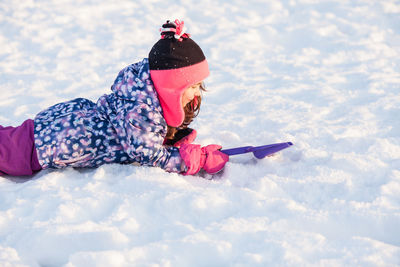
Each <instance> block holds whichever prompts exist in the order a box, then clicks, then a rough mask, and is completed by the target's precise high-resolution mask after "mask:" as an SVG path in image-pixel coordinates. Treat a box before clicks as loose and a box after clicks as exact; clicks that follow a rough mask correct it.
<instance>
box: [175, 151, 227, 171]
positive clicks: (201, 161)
mask: <svg viewBox="0 0 400 267" xmlns="http://www.w3.org/2000/svg"><path fill="white" fill-rule="evenodd" d="M220 149H221V146H219V145H208V146H206V147H201V146H200V145H194V144H183V145H182V146H181V147H180V149H179V153H180V154H181V157H182V159H183V161H184V162H185V165H186V167H187V170H186V172H185V173H184V174H185V175H191V174H196V173H198V172H199V171H200V170H201V168H203V169H204V170H205V171H206V172H207V173H210V174H214V173H217V172H219V171H220V170H221V169H222V168H223V167H224V166H225V164H226V163H227V162H228V161H229V156H228V155H226V154H224V153H222V152H221V151H219V150H220Z"/></svg>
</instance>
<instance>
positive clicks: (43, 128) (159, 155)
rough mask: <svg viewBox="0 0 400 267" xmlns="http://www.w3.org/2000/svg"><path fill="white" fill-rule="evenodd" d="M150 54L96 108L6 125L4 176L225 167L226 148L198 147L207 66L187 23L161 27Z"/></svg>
mask: <svg viewBox="0 0 400 267" xmlns="http://www.w3.org/2000/svg"><path fill="white" fill-rule="evenodd" d="M160 30H161V39H160V40H159V41H158V42H157V43H156V44H155V45H154V46H153V48H152V49H151V51H150V53H149V57H148V58H145V59H143V60H142V61H140V62H138V63H135V64H132V65H129V66H127V67H126V68H124V69H123V70H121V71H120V72H119V74H118V76H117V78H116V80H115V82H114V84H113V85H112V87H111V91H112V93H110V94H108V95H103V96H101V97H100V98H99V99H98V100H97V103H93V102H92V101H90V100H88V99H84V98H77V99H74V100H71V101H68V102H64V103H59V104H56V105H54V106H52V107H49V108H48V109H46V110H43V111H42V112H40V113H39V114H37V116H36V117H35V119H34V120H26V121H25V122H24V123H23V124H22V125H21V126H18V127H2V126H0V174H8V175H31V174H33V173H34V172H36V171H39V170H41V169H47V168H64V167H67V166H72V167H97V166H100V165H102V164H105V163H122V164H130V163H137V164H140V165H146V166H157V167H161V168H163V169H164V170H166V171H168V172H178V173H182V174H185V175H191V174H195V173H197V172H199V170H200V169H204V170H205V171H206V172H208V173H216V172H218V171H219V170H221V169H222V168H223V167H224V166H225V163H226V162H227V161H228V159H229V157H228V156H227V155H225V154H224V153H222V152H220V151H219V149H220V148H221V146H219V145H208V146H206V147H200V145H196V144H191V143H192V142H193V140H194V139H195V137H196V131H195V130H192V129H190V128H188V125H189V124H190V122H191V121H192V120H193V118H194V117H195V116H196V115H197V114H198V112H199V109H200V104H201V92H200V91H201V90H204V84H203V80H204V79H205V78H206V77H207V76H208V75H209V69H208V64H207V61H206V58H205V56H204V54H203V52H202V50H201V49H200V47H199V46H198V45H197V44H196V43H195V42H194V41H193V40H192V39H191V38H190V36H189V34H187V33H185V29H184V23H183V21H182V22H180V21H178V20H175V21H174V22H170V21H167V22H166V23H165V24H164V25H162V28H161V29H160Z"/></svg>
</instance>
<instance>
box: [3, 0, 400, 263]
mask: <svg viewBox="0 0 400 267" xmlns="http://www.w3.org/2000/svg"><path fill="white" fill-rule="evenodd" d="M175 18H180V19H182V20H184V21H185V24H186V26H187V28H188V32H189V33H191V34H192V37H193V39H194V40H195V41H196V42H197V43H198V44H199V45H200V46H201V47H202V49H203V51H204V53H205V54H206V56H207V59H208V62H209V65H210V70H211V75H210V77H209V78H208V79H207V80H206V85H207V88H208V91H207V92H206V93H204V100H203V105H202V110H201V112H200V115H199V117H198V118H197V119H196V121H195V122H194V124H193V125H192V126H193V128H195V129H196V130H197V131H198V138H197V143H199V144H202V145H207V144H210V143H216V144H221V145H222V146H223V147H224V148H231V147H236V146H244V145H264V144H269V143H275V142H285V141H291V142H293V143H294V146H292V147H291V148H288V149H286V150H284V151H282V152H280V153H278V154H276V156H274V157H268V158H265V159H262V160H256V159H255V158H253V156H252V155H251V154H247V155H242V156H234V157H231V160H230V162H229V163H228V164H227V165H226V168H225V170H224V171H223V172H222V173H219V174H217V175H214V176H210V175H204V174H203V175H198V176H182V175H178V174H173V173H167V172H164V171H163V170H161V169H158V168H150V167H137V166H127V165H125V166H124V165H118V164H111V165H105V166H102V167H100V168H97V169H88V170H74V169H72V168H69V169H65V170H61V171H50V170H46V171H42V172H39V173H38V174H37V175H34V176H33V177H27V178H26V177H25V178H24V177H14V178H12V177H0V266H67V267H70V266H85V267H86V266H400V137H399V136H400V119H399V118H400V2H399V1H398V0H335V1H329V0H321V1H320V0H284V1H278V0H268V1H266V0H246V1H242V0H229V1H218V0H204V1H195V0H186V1H183V0H182V1H176V2H169V1H156V0H137V1H128V0H121V1H100V0H75V1H72V0H53V1H51V0H41V1H33V0H21V1H14V0H2V1H1V2H0V91H1V97H0V124H1V125H3V126H9V125H11V126H17V125H19V124H20V123H22V122H23V121H24V120H25V119H27V118H33V117H34V116H35V114H37V113H38V112H39V111H41V110H43V109H44V108H46V107H48V106H50V105H52V104H56V103H58V102H61V101H66V100H70V99H73V98H76V97H85V98H88V99H91V100H93V101H96V100H97V98H98V97H99V96H101V95H102V94H105V93H109V92H110V86H111V84H112V83H113V81H114V79H115V77H116V75H117V73H118V72H119V70H120V69H122V68H123V67H125V66H127V65H128V64H131V63H134V62H136V61H138V60H141V59H142V58H143V57H147V54H148V52H149V51H150V48H151V46H152V45H153V44H154V43H155V42H156V41H157V40H158V38H159V31H158V30H159V27H160V25H161V24H162V23H163V22H164V21H165V20H167V19H175Z"/></svg>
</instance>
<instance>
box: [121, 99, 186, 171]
mask: <svg viewBox="0 0 400 267" xmlns="http://www.w3.org/2000/svg"><path fill="white" fill-rule="evenodd" d="M121 115H122V117H121V120H120V121H119V124H120V125H119V127H116V130H117V133H118V136H119V139H120V142H121V145H122V147H123V149H124V151H125V152H126V153H127V154H128V155H129V156H130V157H131V158H132V159H135V160H136V162H138V163H139V164H141V165H147V166H156V167H160V168H162V169H164V170H166V171H169V172H178V173H179V172H182V170H181V166H182V159H181V156H180V154H179V149H178V148H176V147H166V146H164V145H163V142H164V134H163V133H164V125H163V124H162V122H161V120H162V117H161V114H158V113H157V112H155V111H154V110H153V109H152V108H151V106H149V105H146V104H144V103H142V104H139V105H137V106H135V108H133V109H132V110H130V111H129V112H127V113H126V114H121Z"/></svg>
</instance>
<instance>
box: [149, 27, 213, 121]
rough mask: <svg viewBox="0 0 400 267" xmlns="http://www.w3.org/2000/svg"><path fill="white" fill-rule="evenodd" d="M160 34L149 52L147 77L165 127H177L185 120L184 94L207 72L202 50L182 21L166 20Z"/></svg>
mask: <svg viewBox="0 0 400 267" xmlns="http://www.w3.org/2000/svg"><path fill="white" fill-rule="evenodd" d="M160 31H161V39H160V40H159V41H158V42H157V43H156V44H155V45H154V46H153V48H152V49H151V51H150V53H149V64H150V76H151V79H152V81H153V84H154V87H155V88H156V91H157V93H158V98H159V100H160V103H161V107H162V109H163V112H164V118H165V120H166V121H167V124H168V125H169V126H172V127H178V126H180V125H181V124H182V122H183V120H184V118H185V112H184V110H183V107H182V104H181V103H182V102H181V101H182V95H183V92H184V91H185V89H186V88H188V87H190V86H192V85H194V84H196V83H199V82H201V81H203V80H204V79H205V78H207V76H208V75H209V74H210V71H209V69H208V63H207V60H206V58H205V56H204V54H203V51H202V50H201V49H200V47H199V46H198V45H197V44H196V43H195V42H194V41H193V40H192V39H191V38H190V35H189V34H187V33H186V32H185V27H184V22H183V21H182V22H181V21H179V20H175V21H174V22H171V21H169V20H168V21H167V22H166V23H165V24H163V25H162V28H161V29H160Z"/></svg>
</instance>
